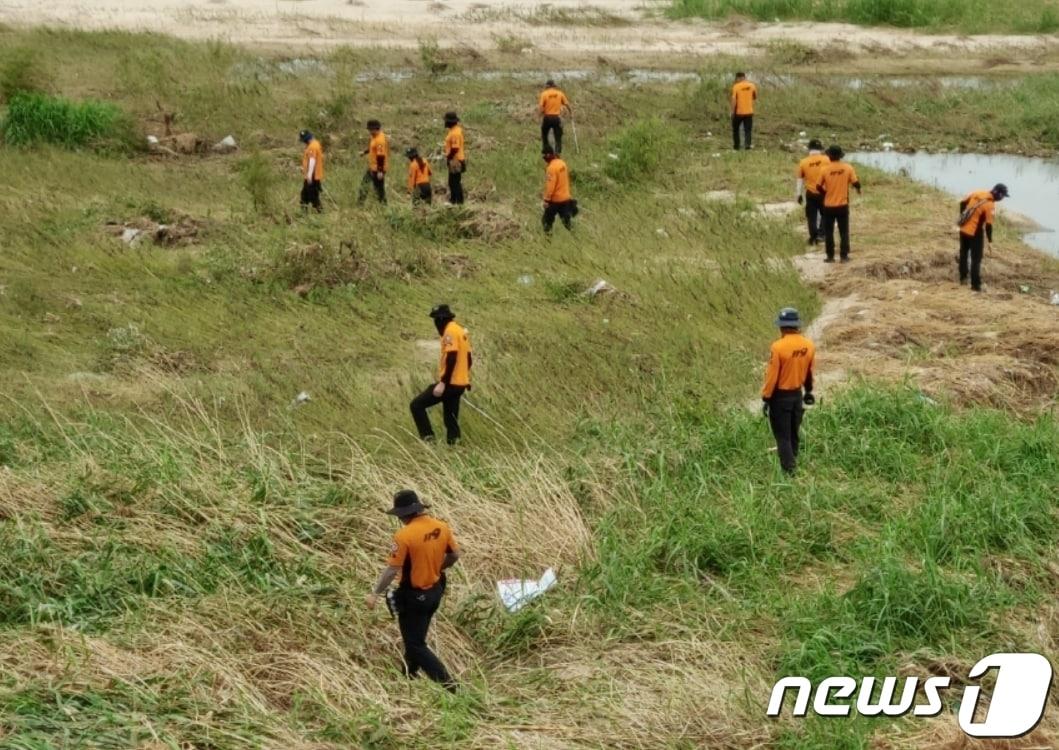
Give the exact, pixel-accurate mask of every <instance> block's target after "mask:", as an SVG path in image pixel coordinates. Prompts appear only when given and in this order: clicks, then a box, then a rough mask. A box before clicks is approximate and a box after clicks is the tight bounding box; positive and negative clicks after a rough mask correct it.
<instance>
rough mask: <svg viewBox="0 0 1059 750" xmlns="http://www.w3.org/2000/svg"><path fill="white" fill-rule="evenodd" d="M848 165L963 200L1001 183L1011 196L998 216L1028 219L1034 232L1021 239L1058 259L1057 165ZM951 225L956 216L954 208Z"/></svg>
mask: <svg viewBox="0 0 1059 750" xmlns="http://www.w3.org/2000/svg"><path fill="white" fill-rule="evenodd" d="M849 159H850V161H854V162H857V163H858V164H866V165H869V166H872V167H877V168H879V169H882V170H885V171H887V172H891V173H894V174H902V175H906V176H908V177H911V178H912V179H914V180H917V181H919V182H923V183H926V184H928V185H933V186H934V187H937V188H940V189H942V190H944V191H946V192H948V193H951V194H952V195H953V196H955V197H957V198H960V199H962V198H963V197H964V196H966V195H967V193H969V192H971V191H972V190H983V189H988V188H991V187H992V186H993V185H995V184H996V183H998V182H1003V183H1004V184H1005V185H1007V186H1008V189H1009V190H1010V191H1011V197H1010V198H1008V199H1007V200H1005V201H1003V202H1002V203H1001V204H1000V209H999V216H1000V219H999V220H1000V221H1003V214H1004V211H1005V210H1007V211H1012V212H1014V213H1017V214H1021V215H1022V216H1025V217H1027V218H1029V219H1032V220H1033V221H1034V222H1036V223H1037V224H1038V225H1040V229H1039V230H1031V231H1030V232H1029V233H1028V234H1025V235H1024V236H1023V239H1024V240H1025V241H1026V243H1027V244H1028V245H1032V246H1033V247H1035V248H1037V249H1038V250H1043V251H1044V252H1046V253H1048V254H1049V255H1054V256H1056V257H1059V161H1057V160H1050V159H1035V158H1029V157H1025V156H1002V155H983V154H927V153H916V154H900V153H895V152H876V153H858V154H850V156H849ZM952 212H953V221H954V223H955V216H956V214H957V213H958V211H957V207H956V205H955V202H954V205H953V209H952Z"/></svg>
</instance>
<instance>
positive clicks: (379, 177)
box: [357, 120, 390, 206]
mask: <svg viewBox="0 0 1059 750" xmlns="http://www.w3.org/2000/svg"><path fill="white" fill-rule="evenodd" d="M368 133H369V134H370V136H371V140H370V141H369V142H368V147H367V148H366V149H364V150H363V151H361V153H360V155H361V156H367V157H368V171H366V172H365V173H364V179H363V180H361V183H360V191H359V193H358V194H357V205H358V206H361V205H364V200H365V199H366V198H367V197H368V190H369V189H371V188H374V189H375V197H376V198H378V199H379V203H385V202H386V172H387V171H388V170H389V169H390V141H389V139H388V138H387V137H386V134H385V133H384V132H382V123H380V122H379V121H378V120H368Z"/></svg>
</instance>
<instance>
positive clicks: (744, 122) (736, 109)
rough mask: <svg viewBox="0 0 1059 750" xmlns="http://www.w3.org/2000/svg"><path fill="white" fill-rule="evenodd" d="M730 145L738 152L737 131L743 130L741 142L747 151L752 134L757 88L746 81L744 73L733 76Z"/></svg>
mask: <svg viewBox="0 0 1059 750" xmlns="http://www.w3.org/2000/svg"><path fill="white" fill-rule="evenodd" d="M731 101H732V143H733V145H734V148H735V150H736V151H738V150H739V129H740V128H742V129H743V140H744V142H745V143H746V148H747V150H750V147H751V138H752V137H753V133H754V102H756V101H757V86H755V85H754V84H753V83H751V82H750V81H748V80H747V79H746V73H743V72H739V73H736V74H735V83H734V84H733V85H732V95H731Z"/></svg>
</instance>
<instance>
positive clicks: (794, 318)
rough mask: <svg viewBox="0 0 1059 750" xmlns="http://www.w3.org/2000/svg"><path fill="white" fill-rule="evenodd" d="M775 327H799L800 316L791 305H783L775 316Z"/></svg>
mask: <svg viewBox="0 0 1059 750" xmlns="http://www.w3.org/2000/svg"><path fill="white" fill-rule="evenodd" d="M776 327H777V328H801V327H802V318H801V316H800V315H799V314H798V311H797V310H795V309H794V308H793V307H785V308H783V309H782V310H780V314H779V315H777V316H776Z"/></svg>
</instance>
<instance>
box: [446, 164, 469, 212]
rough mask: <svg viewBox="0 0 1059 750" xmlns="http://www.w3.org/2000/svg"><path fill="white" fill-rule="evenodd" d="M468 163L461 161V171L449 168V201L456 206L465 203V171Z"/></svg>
mask: <svg viewBox="0 0 1059 750" xmlns="http://www.w3.org/2000/svg"><path fill="white" fill-rule="evenodd" d="M464 169H466V165H464V163H463V162H460V171H459V172H453V171H452V170H451V169H450V170H449V203H451V204H452V205H454V206H462V205H463V171H464Z"/></svg>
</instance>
